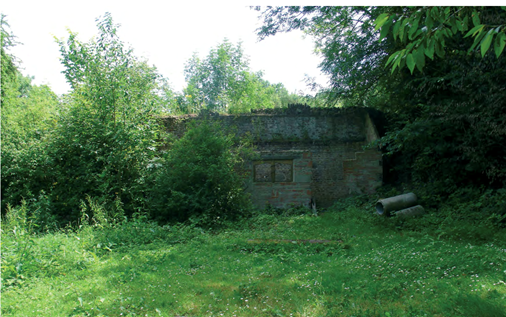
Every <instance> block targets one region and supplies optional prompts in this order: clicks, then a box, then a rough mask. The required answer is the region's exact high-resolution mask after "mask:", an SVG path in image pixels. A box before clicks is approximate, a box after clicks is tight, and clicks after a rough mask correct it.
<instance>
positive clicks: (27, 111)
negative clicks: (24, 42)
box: [1, 15, 59, 214]
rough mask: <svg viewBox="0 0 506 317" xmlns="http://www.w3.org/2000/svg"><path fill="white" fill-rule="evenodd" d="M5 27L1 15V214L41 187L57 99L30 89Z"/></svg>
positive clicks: (41, 90) (40, 89) (40, 88)
mask: <svg viewBox="0 0 506 317" xmlns="http://www.w3.org/2000/svg"><path fill="white" fill-rule="evenodd" d="M8 26H9V25H8V23H7V21H6V17H5V15H2V16H1V42H2V46H1V55H2V56H1V63H2V66H1V72H2V74H1V107H2V133H1V146H2V150H1V153H2V155H1V161H2V163H1V164H2V169H1V173H2V187H1V189H2V206H1V208H2V214H4V213H5V211H6V206H7V204H11V205H16V204H18V203H19V202H20V201H21V200H22V199H23V198H25V199H30V198H33V197H34V196H36V195H37V194H38V192H39V191H40V190H41V189H42V188H43V187H44V184H45V179H46V178H47V177H46V176H45V175H44V174H45V173H44V171H43V169H40V166H41V164H43V162H44V161H45V156H44V151H45V148H46V145H47V143H46V142H47V139H48V138H49V135H50V133H51V131H52V129H53V128H54V121H53V120H52V119H53V116H54V114H55V113H56V111H57V109H58V105H59V99H58V97H57V96H56V94H55V93H54V92H52V91H51V89H50V88H49V87H48V86H46V85H41V86H36V85H33V84H32V79H33V77H30V76H24V75H23V74H21V72H20V71H19V69H18V65H19V61H17V60H16V57H15V56H13V55H11V54H9V52H8V50H9V48H11V47H13V46H15V45H16V44H19V43H17V42H16V41H15V38H16V37H15V36H14V35H13V34H12V33H9V32H8ZM37 171H38V172H37Z"/></svg>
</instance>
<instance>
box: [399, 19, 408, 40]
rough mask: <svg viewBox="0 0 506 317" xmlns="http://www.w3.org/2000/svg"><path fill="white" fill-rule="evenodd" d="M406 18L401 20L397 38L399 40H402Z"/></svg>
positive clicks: (406, 22)
mask: <svg viewBox="0 0 506 317" xmlns="http://www.w3.org/2000/svg"><path fill="white" fill-rule="evenodd" d="M408 20H409V19H408V18H404V19H403V20H402V22H401V28H400V30H399V39H400V40H401V42H402V41H403V40H404V34H405V28H406V25H407V24H408Z"/></svg>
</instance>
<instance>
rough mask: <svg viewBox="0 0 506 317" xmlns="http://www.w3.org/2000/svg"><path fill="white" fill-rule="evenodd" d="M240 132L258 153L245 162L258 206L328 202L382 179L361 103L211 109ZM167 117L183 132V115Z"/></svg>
mask: <svg viewBox="0 0 506 317" xmlns="http://www.w3.org/2000/svg"><path fill="white" fill-rule="evenodd" d="M212 117H213V118H214V119H215V120H220V121H221V122H222V124H223V125H224V126H234V127H235V128H236V131H237V133H238V134H241V135H243V134H246V133H248V134H250V135H251V137H252V138H253V140H254V142H255V144H256V147H257V150H258V154H259V159H258V160H256V161H254V162H248V163H247V164H246V166H245V168H246V171H247V177H246V180H245V181H246V182H245V183H246V190H247V191H248V192H249V193H251V198H252V201H253V202H254V204H255V205H257V206H258V207H260V208H263V207H266V206H267V205H271V206H273V207H281V208H285V207H290V206H298V205H303V206H310V204H311V203H312V202H315V203H316V205H317V207H328V206H330V205H332V203H333V202H334V201H335V200H336V199H338V198H340V197H346V196H349V195H351V194H355V193H373V192H374V191H375V189H376V188H377V187H378V186H380V185H381V182H382V174H383V170H382V163H381V162H382V158H381V152H379V151H378V150H376V149H366V150H364V146H365V145H367V144H369V143H370V142H371V141H374V140H375V139H377V138H378V133H377V130H376V128H375V126H374V124H373V122H372V121H371V118H370V117H369V114H368V112H367V111H366V110H365V109H360V108H355V109H335V108H334V109H325V108H324V109H318V108H316V109H315V108H309V107H306V106H301V105H295V106H291V107H289V108H288V109H268V110H264V111H256V112H254V113H252V114H246V115H235V116H232V115H213V116H212ZM198 118H199V117H197V116H184V117H169V118H165V120H166V121H165V122H166V125H167V129H168V130H169V131H171V132H172V133H174V134H175V135H177V136H181V135H182V133H184V126H185V121H187V120H196V119H198Z"/></svg>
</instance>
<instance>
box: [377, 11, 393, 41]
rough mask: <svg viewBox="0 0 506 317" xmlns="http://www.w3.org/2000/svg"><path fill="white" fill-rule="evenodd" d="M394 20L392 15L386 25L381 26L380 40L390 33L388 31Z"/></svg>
mask: <svg viewBox="0 0 506 317" xmlns="http://www.w3.org/2000/svg"><path fill="white" fill-rule="evenodd" d="M392 20H393V17H391V18H390V19H389V20H388V21H387V22H386V23H385V24H384V25H383V27H382V28H381V32H380V41H381V39H383V38H385V37H386V36H387V34H388V31H389V30H390V27H391V26H392Z"/></svg>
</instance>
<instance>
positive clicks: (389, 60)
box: [385, 51, 400, 67]
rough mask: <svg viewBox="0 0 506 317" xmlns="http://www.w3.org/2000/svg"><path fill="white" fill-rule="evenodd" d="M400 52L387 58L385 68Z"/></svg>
mask: <svg viewBox="0 0 506 317" xmlns="http://www.w3.org/2000/svg"><path fill="white" fill-rule="evenodd" d="M399 53H400V51H397V52H395V53H393V54H392V55H390V57H389V58H388V60H387V62H386V64H385V67H386V66H388V64H390V63H391V62H392V61H394V60H395V58H396V57H397V56H398V55H399Z"/></svg>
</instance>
